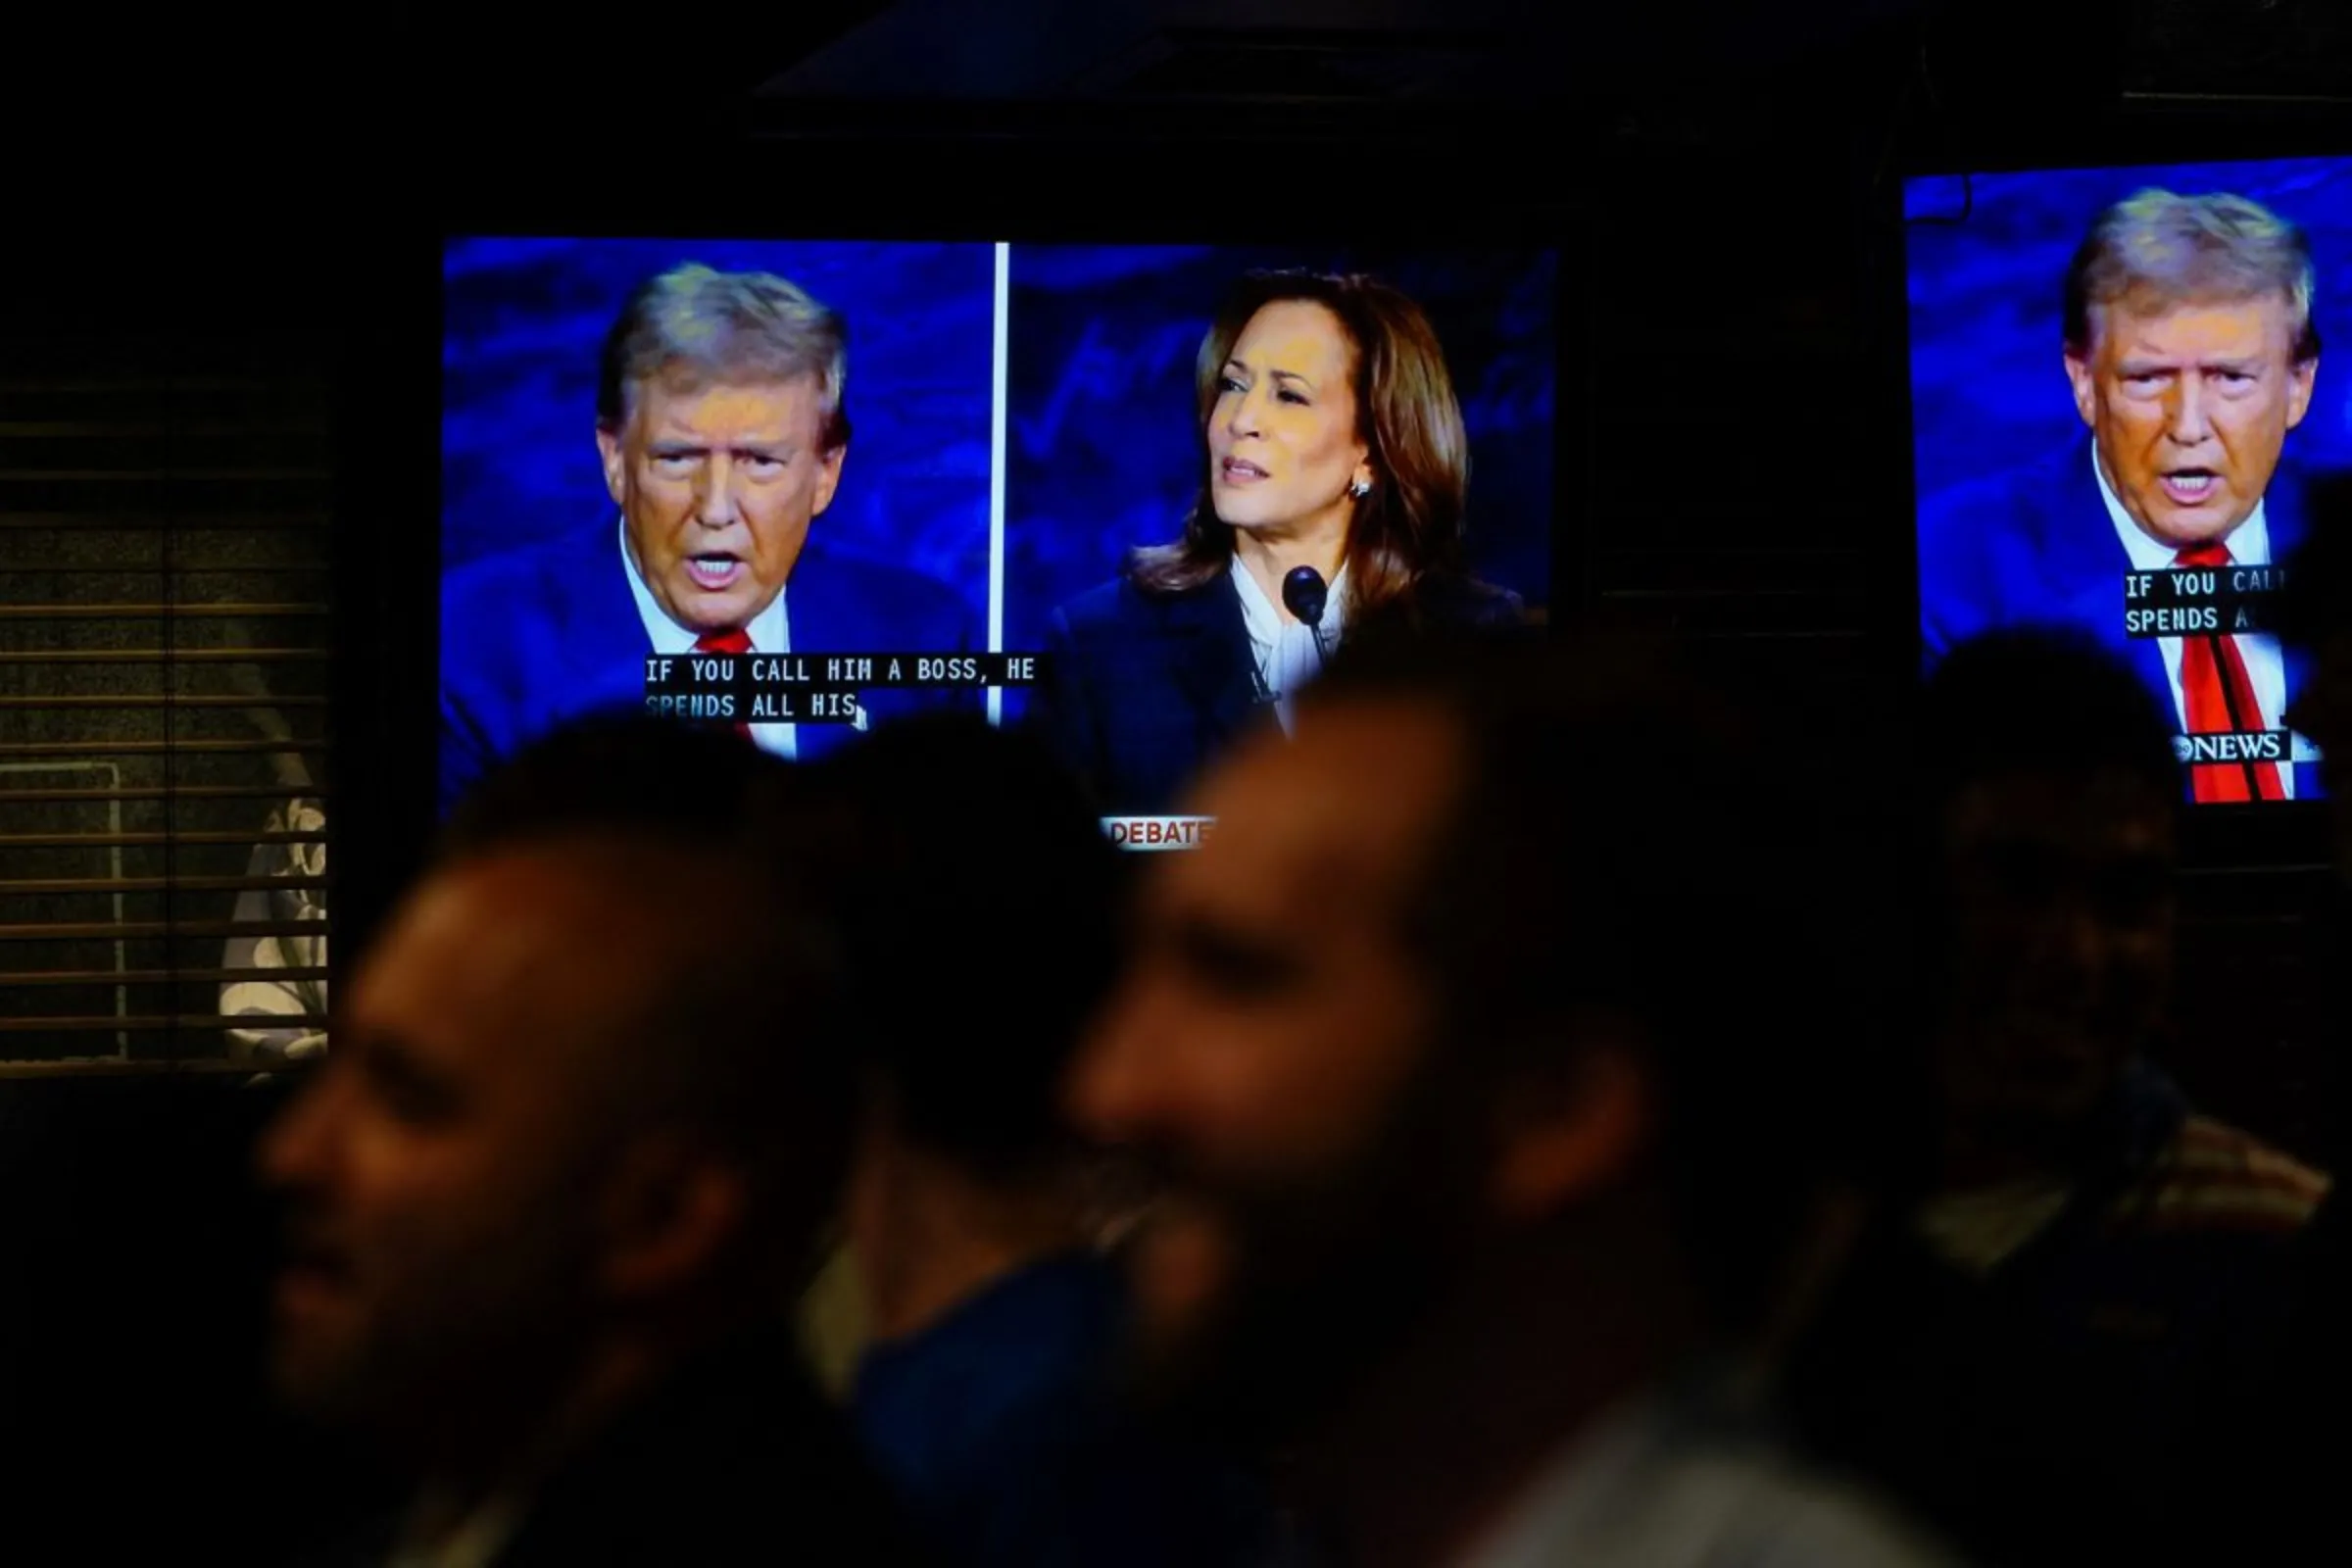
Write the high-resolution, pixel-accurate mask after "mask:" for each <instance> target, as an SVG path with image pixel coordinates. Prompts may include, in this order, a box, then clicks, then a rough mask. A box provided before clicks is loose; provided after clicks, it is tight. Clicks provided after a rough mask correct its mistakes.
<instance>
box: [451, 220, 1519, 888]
mask: <svg viewBox="0 0 2352 1568" xmlns="http://www.w3.org/2000/svg"><path fill="white" fill-rule="evenodd" d="M443 281H444V316H443V345H442V348H443V415H442V475H443V478H442V486H443V488H442V508H443V517H442V562H443V566H442V570H443V577H442V607H441V610H442V617H441V625H442V635H441V655H440V693H441V736H440V753H441V760H440V781H441V794H442V805H443V807H444V809H446V808H447V806H448V805H449V804H450V803H451V802H452V801H453V800H454V798H455V797H456V795H457V794H458V793H459V792H461V791H462V790H463V789H464V788H465V787H466V785H467V784H468V783H470V782H471V780H472V779H473V778H474V777H476V776H478V775H479V773H480V772H481V771H482V770H483V769H485V768H486V767H487V766H489V765H490V764H491V763H492V762H494V761H495V760H498V759H499V758H500V757H502V756H504V755H506V754H508V753H509V752H511V751H513V750H514V749H515V747H517V746H519V745H521V744H523V743H524V742H526V741H528V740H529V739H531V738H533V737H534V736H535V735H537V734H539V733H541V732H543V731H545V730H546V729H548V728H550V727H552V726H553V725H555V724H557V723H560V722H562V721H563V720H564V719H566V718H569V717H572V716H575V715H578V714H581V713H585V712H588V711H596V710H600V709H608V708H618V707H636V706H655V707H666V708H668V709H670V710H671V711H690V712H692V713H693V714H694V715H695V716H700V717H705V718H709V719H711V720H713V721H716V722H729V723H734V724H736V725H737V726H738V727H739V728H741V729H742V731H743V732H744V733H745V734H746V736H747V737H748V738H749V739H751V740H752V741H753V742H754V743H756V744H758V745H760V746H762V747H764V748H766V749H768V750H770V751H774V752H777V753H779V754H782V755H785V756H791V757H812V756H815V755H819V754H821V753H822V752H824V751H825V750H827V749H829V748H831V747H834V746H838V745H840V744H842V743H843V742H844V741H845V740H846V739H848V738H849V737H851V736H854V735H855V734H857V733H858V731H859V730H861V729H864V728H867V727H870V726H871V725H872V724H874V723H877V722H881V721H884V720H887V719H888V718H889V717H890V716H891V715H892V714H894V713H897V712H903V711H911V710H914V709H917V708H922V707H928V706H939V705H950V706H953V705H961V706H966V707H969V708H971V709H973V710H975V711H985V712H987V713H989V714H990V716H992V717H995V718H998V719H1000V720H1001V721H1004V722H1017V723H1024V724H1029V725H1033V726H1035V727H1036V728H1038V730H1039V731H1040V732H1041V733H1043V734H1044V735H1046V736H1047V737H1048V738H1049V739H1050V740H1052V742H1053V743H1054V746H1055V747H1056V748H1057V750H1059V752H1060V753H1061V755H1062V756H1063V757H1064V758H1065V760H1068V761H1069V763H1070V764H1071V766H1072V767H1073V768H1075V769H1076V770H1077V771H1079V772H1080V773H1081V774H1082V775H1083V776H1084V777H1085V778H1086V779H1087V780H1088V782H1089V783H1090V785H1091V786H1092V787H1093V789H1094V791H1095V793H1096V795H1097V797H1098V799H1099V800H1100V802H1101V804H1102V807H1103V812H1104V815H1105V822H1106V826H1107V827H1108V829H1109V830H1110V831H1111V832H1112V833H1113V834H1114V835H1115V836H1117V837H1119V838H1120V839H1121V840H1122V842H1126V843H1130V844H1132V845H1134V846H1135V847H1137V848H1159V847H1169V848H1173V847H1182V846H1183V845H1185V844H1188V843H1191V842H1194V841H1196V840H1197V838H1198V836H1199V834H1200V832H1201V831H1202V828H1203V824H1201V823H1199V822H1198V821H1196V820H1193V819H1190V818H1186V817H1184V816H1182V815H1180V814H1179V813H1181V812H1182V810H1183V809H1184V804H1185V800H1186V794H1187V790H1188V786H1189V785H1190V783H1191V781H1192V779H1193V778H1194V777H1195V776H1196V775H1197V774H1198V773H1199V771H1200V769H1201V766H1202V765H1203V764H1204V763H1205V762H1206V761H1207V760H1210V759H1211V758H1212V757H1214V756H1215V755H1216V754H1217V752H1218V751H1220V750H1221V749H1222V748H1223V747H1224V746H1226V745H1227V744H1229V743H1230V742H1231V741H1232V740H1234V739H1235V738H1236V737H1238V736H1240V735H1243V734H1245V733H1248V732H1249V731H1250V730H1251V729H1253V728H1257V727H1262V726H1270V725H1276V724H1287V723H1288V722H1289V721H1290V707H1291V704H1290V700H1291V698H1292V696H1293V695H1294V694H1295V693H1296V691H1297V690H1298V689H1299V687H1300V686H1302V685H1303V684H1305V683H1306V682H1307V681H1309V680H1311V679H1312V677H1313V675H1314V673H1315V671H1316V670H1317V669H1319V668H1320V666H1321V663H1322V662H1323V660H1324V659H1326V658H1328V657H1329V656H1330V654H1331V653H1332V652H1333V651H1334V649H1335V648H1336V646H1337V645H1338V642H1339V641H1340V640H1341V639H1342V638H1344V637H1345V635H1346V633H1347V629H1348V626H1349V625H1350V624H1360V623H1362V621H1363V620H1364V619H1365V618H1366V617H1367V616H1368V615H1370V614H1372V613H1374V612H1375V611H1376V610H1377V609H1379V608H1380V607H1382V606H1383V605H1384V604H1385V605H1387V606H1389V607H1392V608H1394V607H1395V606H1397V605H1398V604H1400V603H1402V602H1403V597H1404V596H1408V595H1409V596H1410V597H1411V599H1412V602H1413V603H1414V604H1415V605H1416V606H1417V607H1418V608H1419V609H1420V610H1421V612H1422V613H1424V614H1425V615H1426V616H1428V617H1430V618H1434V619H1438V620H1448V619H1451V620H1472V621H1500V620H1509V619H1513V618H1518V617H1522V616H1526V615H1531V614H1535V613H1541V612H1542V611H1543V610H1544V608H1546V600H1547V597H1548V595H1547V589H1548V583H1549V578H1550V558H1549V549H1550V546H1549V537H1550V518H1551V513H1552V483H1553V474H1552V462H1553V453H1552V444H1553V408H1552V397H1553V382H1554V368H1555V363H1556V337H1555V324H1554V305H1555V286H1554V256H1553V253H1551V252H1549V251H1543V250H1479V251H1445V252H1438V251H1427V252H1411V253H1398V252H1389V251H1384V252H1377V253H1376V252H1371V251H1348V250H1345V249H1332V248H1328V247H1327V248H1320V249H1279V248H1262V247H1251V248H1235V247H1218V246H1132V245H1130V246H1030V245H1009V244H985V243H981V244H971V243H945V244H918V243H871V244H866V243H806V242H777V241H749V240H747V241H732V242H712V241H694V242H662V241H641V240H625V241H619V240H605V239H598V240H564V239H546V238H532V239H508V238H468V239H458V240H453V241H451V242H449V244H448V245H447V246H446V249H445V252H444V279H443ZM1028 656H1035V657H1034V659H1031V658H1029V657H1028ZM941 787H942V794H943V804H952V799H953V791H954V784H953V781H951V780H943V781H942V785H941Z"/></svg>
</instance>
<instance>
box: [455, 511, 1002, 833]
mask: <svg viewBox="0 0 2352 1568" xmlns="http://www.w3.org/2000/svg"><path fill="white" fill-rule="evenodd" d="M788 592H789V594H790V596H791V617H792V621H791V624H792V652H794V653H796V654H829V653H845V654H854V653H868V654H872V653H932V652H942V653H968V652H970V651H972V650H973V649H975V648H977V647H978V646H980V644H979V641H978V635H977V632H978V629H977V627H976V626H975V624H974V621H973V616H972V613H971V610H970V607H969V606H967V605H966V604H965V603H964V601H963V599H962V598H961V597H960V596H959V595H957V594H956V592H955V591H954V590H953V589H951V588H949V587H948V586H947V585H946V584H944V583H941V582H938V581H936V580H935V579H933V578H930V577H926V576H923V575H922V574H921V573H919V572H914V571H909V570H907V569H906V568H904V567H900V566H887V565H881V564H875V563H873V562H867V561H858V560H855V559H853V558H850V557H845V556H837V555H832V554H829V553H827V552H825V551H822V550H819V549H817V548H815V547H813V546H811V547H809V548H807V549H804V550H803V551H802V552H801V557H800V560H799V561H797V562H795V563H794V564H793V568H792V577H791V581H790V583H789V585H788ZM652 651H653V649H652V647H651V645H650V644H649V643H648V642H647V640H646V635H645V623H644V621H643V620H641V619H640V618H639V617H638V613H637V601H636V598H635V597H634V596H633V595H632V594H631V593H630V591H629V580H628V574H627V569H626V568H625V567H624V566H623V565H622V564H621V560H620V545H619V542H618V540H617V538H616V536H615V534H614V531H613V528H612V527H611V526H610V525H609V524H607V525H603V526H599V527H595V528H590V529H587V530H585V531H583V532H581V533H580V534H577V535H574V536H567V537H565V538H563V539H559V540H557V541H554V542H552V543H549V544H544V545H531V546H526V547H524V548H522V549H520V550H515V551H510V552H508V553H506V554H503V555H498V556H493V557H489V558H487V559H485V560H482V561H478V562H473V563H469V564H466V565H465V566H462V567H459V568H458V569H457V570H455V571H452V572H450V573H449V574H448V576H447V577H445V578H444V579H443V580H442V586H441V766H440V795H441V809H442V810H443V811H447V810H448V809H449V808H450V806H451V805H452V804H453V803H454V802H455V801H456V799H457V797H458V796H459V795H460V794H462V793H464V791H465V789H466V786H467V785H469V784H470V783H471V782H472V781H473V780H474V779H475V778H477V777H479V776H480V775H481V773H482V772H484V771H485V770H486V769H487V768H488V767H489V766H490V764H491V763H493V762H495V761H496V760H498V759H500V758H502V757H505V756H507V755H509V754H510V753H512V752H513V751H514V750H515V748H517V747H519V746H521V745H523V744H524V743H525V742H527V741H530V740H532V739H534V738H535V737H537V736H538V735H540V734H543V733H544V732H546V731H547V730H549V729H552V728H554V727H555V726H556V725H558V724H560V723H562V722H563V721H564V720H565V719H568V718H574V717H578V716H579V715H581V714H583V713H588V712H592V711H599V710H605V709H613V708H622V707H626V708H641V707H642V706H643V704H644V701H645V660H646V656H647V655H648V654H650V653H651V652H652ZM969 700H970V699H969V698H968V697H967V696H958V697H956V698H954V699H947V698H942V697H941V696H939V695H937V694H931V693H923V692H918V691H907V690H898V691H876V692H870V693H864V694H860V697H859V703H860V706H862V707H863V708H864V709H865V710H866V711H867V712H868V713H869V714H870V715H871V717H872V718H873V719H874V720H876V721H879V720H882V719H886V718H888V717H890V716H891V715H892V714H894V713H898V712H902V711H908V710H911V709H914V708H918V707H923V706H935V705H938V704H940V703H942V702H948V701H958V702H960V701H969ZM855 733H856V731H855V730H853V729H852V728H851V727H850V726H849V725H847V724H802V725H800V726H799V727H798V729H797V731H796V734H795V746H796V750H797V751H798V753H799V755H800V756H801V757H803V758H813V757H817V756H821V755H822V754H823V753H824V752H826V751H828V750H830V749H831V748H833V747H836V746H839V745H840V744H842V743H843V742H844V741H846V740H847V739H848V738H849V737H850V736H851V735H853V734H855Z"/></svg>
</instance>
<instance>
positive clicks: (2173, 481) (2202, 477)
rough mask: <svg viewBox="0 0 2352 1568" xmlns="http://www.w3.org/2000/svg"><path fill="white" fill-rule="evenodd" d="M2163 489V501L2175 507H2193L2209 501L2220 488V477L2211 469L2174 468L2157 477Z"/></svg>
mask: <svg viewBox="0 0 2352 1568" xmlns="http://www.w3.org/2000/svg"><path fill="white" fill-rule="evenodd" d="M2157 483H2159V484H2160V485H2162V486H2163V487H2164V494H2165V499H2166V500H2168V501H2171V502H2172V503H2173V504H2174V505H2175V506H2180V507H2193V506H2196V505H2198V504H2200V503H2202V502H2205V501H2208V500H2211V499H2212V497H2213V493H2214V492H2215V491H2216V490H2218V489H2220V488H2221V483H2222V476H2221V475H2220V474H2218V473H2216V472H2214V471H2213V470H2212V469H2211V468H2175V469H2173V470H2172V471H2170V472H2169V473H2163V474H2159V475H2157Z"/></svg>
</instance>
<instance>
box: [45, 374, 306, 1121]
mask: <svg viewBox="0 0 2352 1568" xmlns="http://www.w3.org/2000/svg"><path fill="white" fill-rule="evenodd" d="M322 361H323V357H322V356H319V355H317V354H314V353H306V352H305V351H304V349H303V347H302V346H301V345H298V344H283V343H274V342H270V341H266V340H264V341H254V340H247V341H240V342H235V343H215V342H204V341H189V340H166V341H157V340H153V339H149V340H145V341H142V342H139V343H136V344H128V345H124V346H123V347H121V348H120V349H110V348H108V347H107V346H105V345H103V344H102V345H98V346H95V347H93V346H92V345H90V344H87V343H81V344H74V345H73V346H70V347H67V346H61V345H59V344H56V343H52V342H49V341H46V340H35V341H23V340H16V339H12V340H10V341H7V342H0V1074H8V1075H15V1076H49V1075H54V1074H58V1073H73V1072H92V1073H107V1074H116V1073H124V1072H133V1073H136V1072H184V1071H199V1072H203V1071H217V1070H218V1071H227V1070H246V1069H249V1068H261V1069H270V1068H273V1067H276V1066H279V1065H282V1064H283V1061H284V1057H283V1054H282V1053H283V1052H284V1050H285V1049H286V1048H287V1047H288V1046H289V1045H290V1044H292V1043H294V1042H296V1041H306V1042H307V1044H306V1046H305V1048H304V1049H308V1047H309V1046H310V1045H316V1044H317V1043H318V1042H319V1039H321V1038H322V1037H323V1032H324V1030H325V1026H326V1018H325V996H326V968H325V964H326V935H327V929H328V927H327V922H326V918H325V910H326V873H325V850H326V835H327V825H326V824H327V820H328V815H329V813H330V811H331V808H332V796H331V780H329V779H328V778H327V777H326V773H325V764H326V747H327V736H328V726H327V719H328V712H327V693H328V674H329V642H328V629H329V625H330V623H331V615H332V603H331V592H332V576H331V572H330V567H329V559H328V551H327V545H328V538H327V518H328V514H329V505H330V496H329V480H330V474H329V467H330V458H329V453H330V448H331V431H330V429H329V427H328V423H327V419H326V415H325V411H326V409H327V408H328V399H327V396H326V393H327V390H328V389H327V386H326V384H325V379H324V376H323V374H322ZM256 1008H258V1009H262V1011H261V1013H260V1014H256V1013H255V1012H252V1011H249V1010H248V1009H256Z"/></svg>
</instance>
